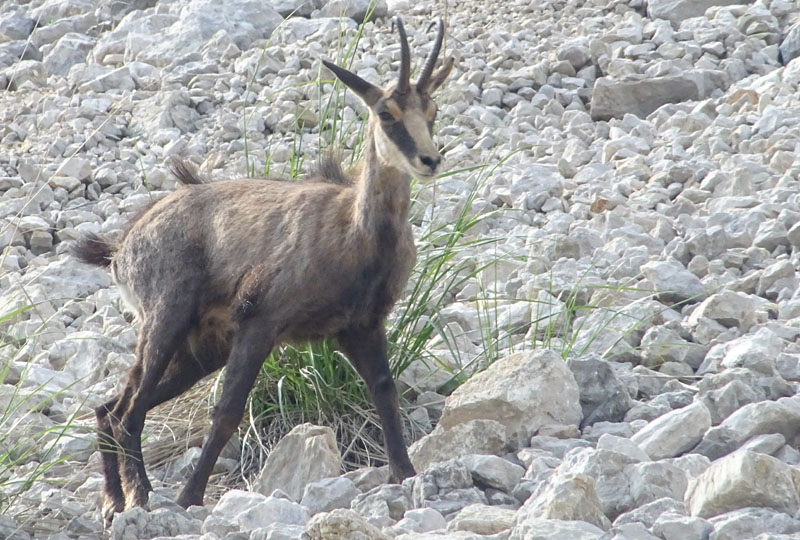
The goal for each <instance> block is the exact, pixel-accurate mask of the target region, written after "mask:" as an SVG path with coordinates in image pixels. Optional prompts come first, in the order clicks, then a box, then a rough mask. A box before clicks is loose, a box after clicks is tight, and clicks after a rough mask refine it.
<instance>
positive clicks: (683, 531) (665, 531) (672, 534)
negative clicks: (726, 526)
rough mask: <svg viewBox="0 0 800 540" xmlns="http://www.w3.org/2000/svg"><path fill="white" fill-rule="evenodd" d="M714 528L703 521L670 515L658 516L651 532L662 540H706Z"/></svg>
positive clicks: (696, 518)
mask: <svg viewBox="0 0 800 540" xmlns="http://www.w3.org/2000/svg"><path fill="white" fill-rule="evenodd" d="M713 530H714V526H713V525H712V524H711V523H709V522H708V521H706V520H705V519H702V518H698V517H688V516H683V515H678V514H672V513H669V512H667V513H664V514H661V516H659V518H658V519H657V520H656V522H655V524H654V525H653V532H654V533H655V534H656V535H658V536H659V538H663V539H664V540H706V539H707V538H708V536H709V535H710V534H711V532H712V531H713Z"/></svg>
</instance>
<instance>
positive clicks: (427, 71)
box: [417, 18, 444, 91]
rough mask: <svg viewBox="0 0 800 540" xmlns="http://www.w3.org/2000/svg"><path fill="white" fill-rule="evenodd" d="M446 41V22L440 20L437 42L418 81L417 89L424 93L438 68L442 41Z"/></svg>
mask: <svg viewBox="0 0 800 540" xmlns="http://www.w3.org/2000/svg"><path fill="white" fill-rule="evenodd" d="M443 40H444V21H442V19H441V18H440V19H439V33H438V34H437V35H436V41H435V42H434V44H433V49H432V50H431V54H430V56H428V61H427V62H425V67H424V68H423V69H422V75H420V76H419V80H418V81H417V89H418V90H420V91H424V90H425V89H426V88H427V86H428V83H430V80H431V74H432V73H433V68H434V67H436V60H437V59H438V58H439V51H440V50H442V41H443Z"/></svg>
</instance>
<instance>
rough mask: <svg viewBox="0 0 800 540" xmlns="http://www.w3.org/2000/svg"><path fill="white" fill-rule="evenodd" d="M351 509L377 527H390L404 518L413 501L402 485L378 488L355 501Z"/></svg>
mask: <svg viewBox="0 0 800 540" xmlns="http://www.w3.org/2000/svg"><path fill="white" fill-rule="evenodd" d="M350 508H352V509H353V510H355V511H356V512H358V513H359V514H360V515H361V516H363V517H364V519H366V520H367V522H368V523H370V524H372V525H375V526H376V527H388V526H390V525H393V524H394V523H395V522H397V521H398V520H400V519H402V518H403V515H404V514H405V513H406V510H408V509H409V508H411V500H410V498H409V496H408V493H406V490H405V488H404V487H403V486H401V485H391V484H390V485H383V486H378V487H376V488H374V489H372V490H370V491H368V492H367V493H364V494H361V495H359V496H357V497H356V498H355V499H353V502H352V503H351V504H350Z"/></svg>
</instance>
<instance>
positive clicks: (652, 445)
mask: <svg viewBox="0 0 800 540" xmlns="http://www.w3.org/2000/svg"><path fill="white" fill-rule="evenodd" d="M710 427H711V414H710V413H709V411H708V408H707V407H706V406H705V404H703V402H702V401H698V402H695V403H693V404H692V405H689V406H688V407H683V408H681V409H676V410H674V411H670V412H668V413H667V414H665V415H663V416H660V417H658V418H657V419H655V420H653V421H652V422H650V423H649V424H647V426H645V427H644V428H643V429H641V430H639V431H638V432H636V434H634V436H633V437H631V440H632V441H633V442H634V443H636V444H637V445H638V446H639V447H640V448H641V449H642V450H644V451H645V452H646V453H647V455H649V456H650V457H651V458H652V459H655V460H658V459H663V458H669V457H675V456H678V455H680V454H682V453H684V452H686V451H687V450H691V449H692V448H694V446H695V445H696V444H697V443H698V442H700V440H701V439H702V438H703V435H704V434H705V433H706V431H707V430H708V429H709V428H710Z"/></svg>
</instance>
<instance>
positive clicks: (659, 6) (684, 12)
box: [647, 0, 738, 26]
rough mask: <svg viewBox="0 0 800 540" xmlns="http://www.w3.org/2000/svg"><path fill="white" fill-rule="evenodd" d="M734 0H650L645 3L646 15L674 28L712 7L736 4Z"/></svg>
mask: <svg viewBox="0 0 800 540" xmlns="http://www.w3.org/2000/svg"><path fill="white" fill-rule="evenodd" d="M737 3H738V2H737V1H736V0H702V1H700V2H690V1H687V0H651V1H650V2H648V3H647V15H648V16H649V17H650V18H652V19H666V20H668V21H670V22H671V23H673V24H674V25H675V26H678V25H680V23H681V21H684V20H686V19H690V18H692V17H699V16H701V15H703V14H704V13H705V12H706V10H707V9H708V8H710V7H712V6H728V5H731V4H737Z"/></svg>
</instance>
